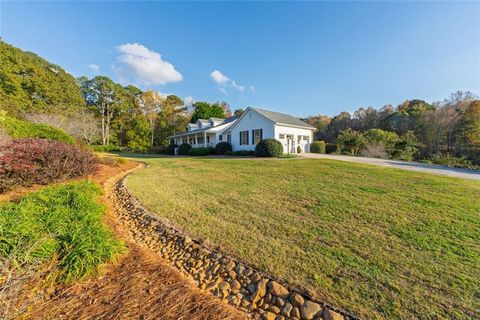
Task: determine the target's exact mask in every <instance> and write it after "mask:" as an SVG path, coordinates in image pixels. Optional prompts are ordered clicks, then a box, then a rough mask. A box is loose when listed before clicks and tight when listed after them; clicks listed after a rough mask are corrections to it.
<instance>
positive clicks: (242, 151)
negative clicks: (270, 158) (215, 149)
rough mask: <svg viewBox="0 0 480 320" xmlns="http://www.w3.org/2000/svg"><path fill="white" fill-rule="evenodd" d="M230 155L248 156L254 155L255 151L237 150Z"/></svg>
mask: <svg viewBox="0 0 480 320" xmlns="http://www.w3.org/2000/svg"><path fill="white" fill-rule="evenodd" d="M231 155H232V156H240V157H249V156H254V155H255V151H253V150H237V151H233V152H231Z"/></svg>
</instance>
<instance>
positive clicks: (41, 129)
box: [0, 114, 75, 144]
mask: <svg viewBox="0 0 480 320" xmlns="http://www.w3.org/2000/svg"><path fill="white" fill-rule="evenodd" d="M0 127H1V128H2V129H3V130H5V132H6V133H7V134H8V135H9V136H10V137H12V138H14V139H17V138H40V139H48V140H55V141H60V142H64V143H68V144H75V139H73V138H72V137H71V136H70V135H68V134H67V133H66V132H65V131H63V130H61V129H58V128H55V127H52V126H49V125H46V124H39V123H31V122H28V121H23V120H19V119H15V118H12V117H9V116H6V115H1V114H0Z"/></svg>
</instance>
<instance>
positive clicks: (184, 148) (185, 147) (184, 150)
mask: <svg viewBox="0 0 480 320" xmlns="http://www.w3.org/2000/svg"><path fill="white" fill-rule="evenodd" d="M190 149H192V146H191V145H190V144H189V143H186V142H185V143H182V144H181V145H180V146H179V147H178V149H177V154H178V155H179V156H187V155H188V153H189V152H190Z"/></svg>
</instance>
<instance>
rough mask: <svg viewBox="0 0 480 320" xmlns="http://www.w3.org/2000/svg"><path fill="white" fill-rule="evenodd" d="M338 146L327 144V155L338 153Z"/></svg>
mask: <svg viewBox="0 0 480 320" xmlns="http://www.w3.org/2000/svg"><path fill="white" fill-rule="evenodd" d="M338 152H339V150H338V146H337V145H336V144H335V143H327V144H326V145H325V153H327V154H332V153H338Z"/></svg>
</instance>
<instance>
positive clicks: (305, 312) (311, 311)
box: [301, 300, 322, 320]
mask: <svg viewBox="0 0 480 320" xmlns="http://www.w3.org/2000/svg"><path fill="white" fill-rule="evenodd" d="M321 310H322V307H320V305H319V304H318V303H315V302H312V301H308V300H307V301H305V302H304V304H303V306H302V310H301V316H302V319H304V320H311V319H313V317H314V316H315V315H316V314H317V313H319V312H320V311H321Z"/></svg>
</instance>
